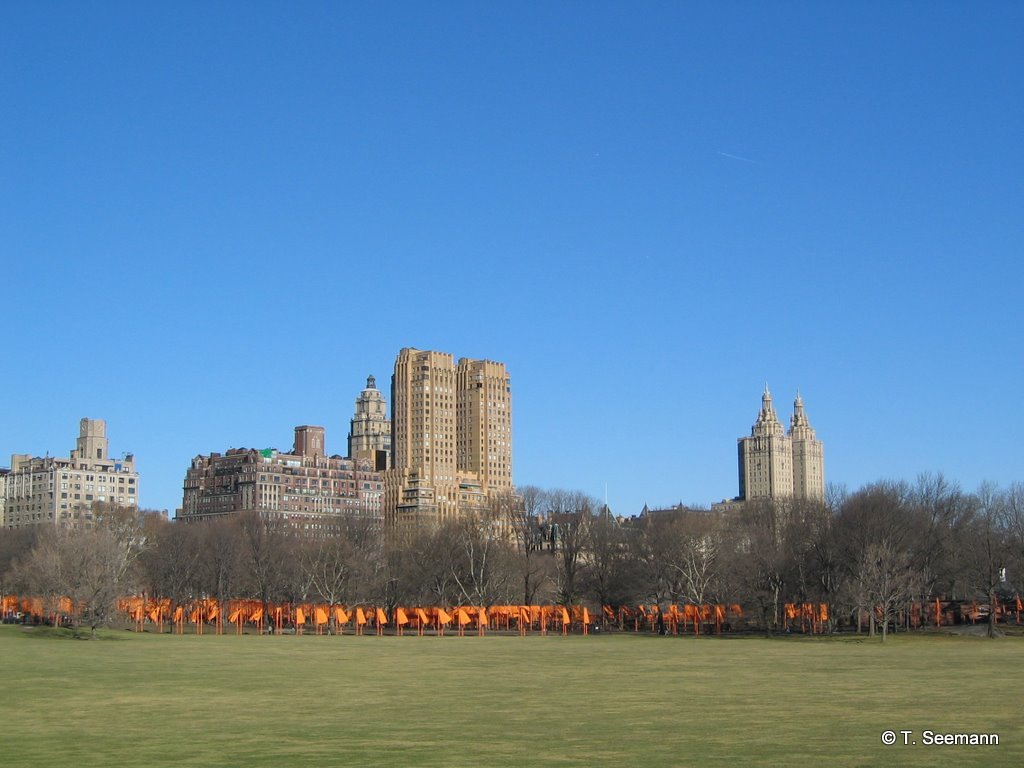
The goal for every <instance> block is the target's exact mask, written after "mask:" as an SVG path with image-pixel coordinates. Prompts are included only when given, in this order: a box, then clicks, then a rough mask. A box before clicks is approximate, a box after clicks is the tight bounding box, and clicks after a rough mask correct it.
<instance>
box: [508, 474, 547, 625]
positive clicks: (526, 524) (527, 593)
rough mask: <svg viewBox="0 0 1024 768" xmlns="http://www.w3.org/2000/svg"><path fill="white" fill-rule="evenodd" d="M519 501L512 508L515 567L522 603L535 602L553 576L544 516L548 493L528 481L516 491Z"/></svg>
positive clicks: (510, 513) (511, 520)
mask: <svg viewBox="0 0 1024 768" xmlns="http://www.w3.org/2000/svg"><path fill="white" fill-rule="evenodd" d="M516 496H517V501H518V503H516V504H514V505H512V506H511V508H510V509H509V517H508V519H509V532H510V535H511V539H512V542H513V545H514V553H515V558H514V560H515V567H516V570H517V572H518V575H519V581H520V584H521V585H522V594H523V603H522V604H523V605H533V604H534V603H535V602H536V600H537V596H538V595H539V594H541V593H543V591H544V590H545V588H546V587H547V586H548V585H549V583H550V582H551V578H552V569H553V565H554V563H553V561H552V558H551V552H550V551H548V550H545V549H544V532H543V529H542V523H541V520H542V518H543V513H544V511H545V505H546V493H545V492H544V491H543V490H541V489H540V488H537V487H536V486H532V485H528V486H525V487H523V488H520V489H519V491H518V493H517V495H516Z"/></svg>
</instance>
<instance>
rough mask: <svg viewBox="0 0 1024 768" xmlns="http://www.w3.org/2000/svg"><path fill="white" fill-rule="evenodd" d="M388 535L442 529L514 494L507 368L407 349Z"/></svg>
mask: <svg viewBox="0 0 1024 768" xmlns="http://www.w3.org/2000/svg"><path fill="white" fill-rule="evenodd" d="M391 413H392V416H391V422H392V429H391V438H392V469H391V470H389V471H388V473H387V481H386V492H385V500H384V517H385V525H386V527H387V529H388V530H389V531H411V530H415V529H417V528H422V527H429V526H434V525H437V524H439V523H441V522H444V521H446V520H451V519H455V518H457V517H458V516H460V515H466V514H472V513H474V512H479V511H482V510H483V509H485V508H486V507H487V504H488V500H489V498H491V497H492V496H494V495H496V494H499V493H503V492H508V493H511V491H512V390H511V383H510V378H509V375H508V372H507V371H506V369H505V366H504V364H502V363H497V362H493V361H490V360H470V359H468V358H462V359H460V360H459V362H458V365H456V364H455V362H454V358H453V357H452V355H450V354H448V353H446V352H433V351H423V350H418V349H411V348H406V349H402V350H401V351H400V352H399V354H398V357H397V359H396V360H395V372H394V375H393V376H392V379H391Z"/></svg>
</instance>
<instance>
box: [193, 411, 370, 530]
mask: <svg viewBox="0 0 1024 768" xmlns="http://www.w3.org/2000/svg"><path fill="white" fill-rule="evenodd" d="M383 482H384V480H383V477H382V475H381V473H379V472H377V471H375V470H374V467H373V464H371V463H370V462H369V461H368V460H365V459H346V458H342V457H341V456H328V455H327V451H326V437H325V433H324V428H323V427H314V426H300V427H296V428H295V445H294V448H293V449H292V451H291V452H290V453H280V452H279V451H277V450H276V449H274V448H267V449H264V450H257V449H253V448H233V449H231V450H229V451H227V452H226V453H224V454H220V453H211V454H209V455H206V456H204V455H199V456H196V457H195V458H194V459H192V464H191V466H190V467H189V469H188V471H187V472H186V474H185V484H184V489H183V496H182V506H181V510H180V511H179V513H178V518H179V519H180V520H183V521H184V522H199V521H208V520H215V519H218V518H220V517H223V516H225V515H232V514H238V513H240V512H246V511H250V510H252V511H255V512H257V513H258V514H259V515H261V516H262V517H264V518H266V519H268V520H275V521H280V522H284V523H287V524H289V525H291V526H293V527H295V528H296V529H299V530H300V531H301V532H303V533H304V534H306V535H308V536H311V537H317V536H327V535H333V534H336V533H339V532H342V531H344V530H345V529H347V528H349V527H351V526H354V525H363V526H370V527H373V528H378V529H379V528H380V526H381V524H382V517H381V498H382V496H383V494H384V485H383Z"/></svg>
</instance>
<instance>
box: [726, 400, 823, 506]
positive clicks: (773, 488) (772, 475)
mask: <svg viewBox="0 0 1024 768" xmlns="http://www.w3.org/2000/svg"><path fill="white" fill-rule="evenodd" d="M737 448H738V459H739V481H740V488H739V491H740V493H739V499H741V500H743V501H750V500H753V499H792V498H796V499H814V500H818V501H820V500H822V499H824V498H825V469H824V465H825V462H824V448H823V446H822V444H821V442H820V441H819V440H818V439H817V436H816V435H815V433H814V429H813V428H812V427H811V424H810V422H809V421H808V420H807V414H806V412H805V411H804V402H803V398H802V397H801V396H800V394H799V393H798V394H797V396H796V400H795V401H794V403H793V417H792V419H791V420H790V428H789V433H788V434H787V433H786V432H785V430H784V429H783V427H782V423H781V422H780V421H779V417H778V416H777V415H776V413H775V408H774V406H773V405H772V394H771V391H770V390H769V389H768V385H767V384H765V387H764V394H763V395H761V412H760V413H759V414H758V416H757V421H755V422H754V426H753V427H752V428H751V430H750V436H749V437H741V438H740V439H739V441H738V445H737Z"/></svg>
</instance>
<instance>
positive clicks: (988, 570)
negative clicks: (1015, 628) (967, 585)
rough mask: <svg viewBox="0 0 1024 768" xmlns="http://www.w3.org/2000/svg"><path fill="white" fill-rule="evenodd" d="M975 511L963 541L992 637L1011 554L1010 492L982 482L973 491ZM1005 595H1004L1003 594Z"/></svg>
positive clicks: (969, 570) (970, 570)
mask: <svg viewBox="0 0 1024 768" xmlns="http://www.w3.org/2000/svg"><path fill="white" fill-rule="evenodd" d="M974 499H975V503H976V505H977V507H976V513H975V515H974V520H973V523H974V524H973V525H972V526H971V536H970V537H969V540H968V541H967V542H965V544H964V546H965V548H966V550H967V553H966V554H967V562H968V572H969V574H970V576H971V581H972V583H973V585H974V586H975V587H976V588H977V589H979V590H981V591H983V592H984V593H985V596H986V598H987V599H988V605H989V612H988V636H989V637H995V636H996V635H997V634H998V632H997V630H996V619H997V615H996V606H997V605H998V599H997V598H998V592H999V590H1000V588H1002V587H1004V585H1005V581H1006V564H1007V562H1008V561H1009V558H1010V556H1011V551H1012V550H1011V546H1010V537H1009V527H1010V526H1009V523H1010V520H1011V515H1010V505H1009V503H1008V500H1009V496H1008V495H1007V494H1002V493H1000V492H999V490H998V488H997V487H996V485H995V484H994V483H989V482H986V483H982V484H981V487H979V488H978V491H977V493H975V495H974ZM1004 597H1005V596H1004Z"/></svg>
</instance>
